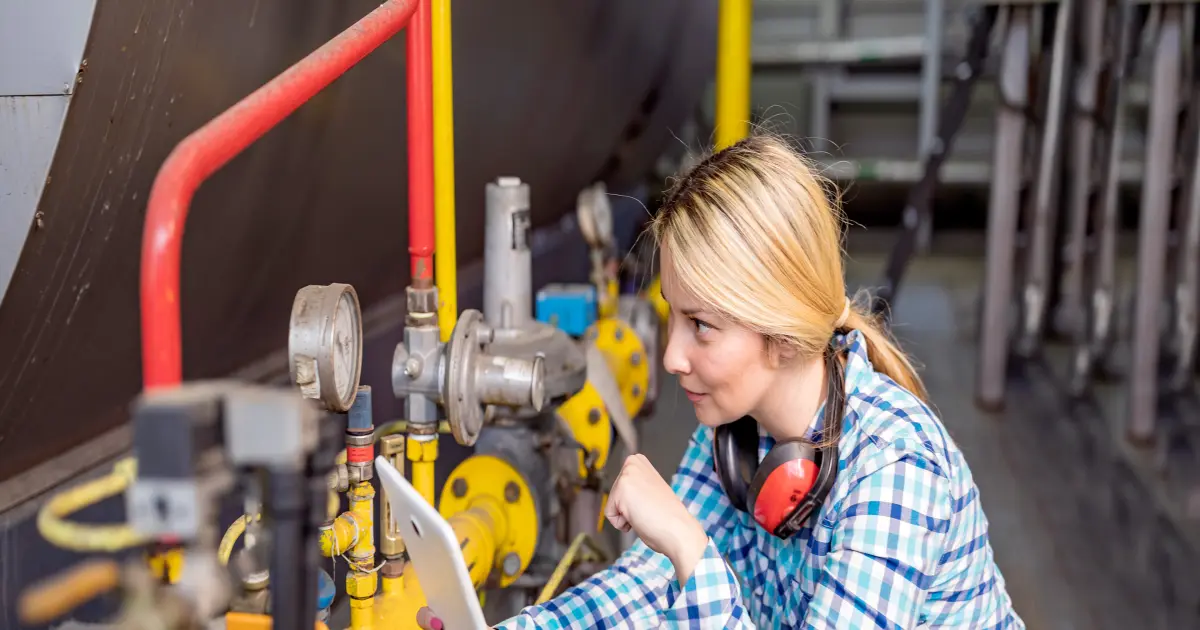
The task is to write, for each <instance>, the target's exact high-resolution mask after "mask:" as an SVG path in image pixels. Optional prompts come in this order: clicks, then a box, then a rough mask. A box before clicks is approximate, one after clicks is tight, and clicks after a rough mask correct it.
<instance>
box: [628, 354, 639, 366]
mask: <svg viewBox="0 0 1200 630" xmlns="http://www.w3.org/2000/svg"><path fill="white" fill-rule="evenodd" d="M629 361H630V362H631V363H633V365H634V366H635V367H636V366H639V365H641V364H642V353H641V352H634V353H633V356H632V357H629Z"/></svg>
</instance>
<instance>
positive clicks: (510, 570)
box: [503, 551, 521, 577]
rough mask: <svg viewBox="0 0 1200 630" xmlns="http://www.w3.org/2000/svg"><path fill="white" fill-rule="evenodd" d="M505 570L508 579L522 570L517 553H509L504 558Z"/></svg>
mask: <svg viewBox="0 0 1200 630" xmlns="http://www.w3.org/2000/svg"><path fill="white" fill-rule="evenodd" d="M503 568H504V575H507V576H508V577H512V576H514V575H516V574H517V571H520V570H521V558H519V557H518V556H517V553H516V552H515V551H510V552H508V555H506V556H504V566H503Z"/></svg>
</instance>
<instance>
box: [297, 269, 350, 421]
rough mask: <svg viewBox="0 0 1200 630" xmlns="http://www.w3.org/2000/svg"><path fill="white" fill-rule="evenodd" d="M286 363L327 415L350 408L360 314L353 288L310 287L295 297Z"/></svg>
mask: <svg viewBox="0 0 1200 630" xmlns="http://www.w3.org/2000/svg"><path fill="white" fill-rule="evenodd" d="M288 363H289V370H290V372H291V375H292V382H293V383H295V384H296V386H297V387H299V388H300V393H301V395H303V396H304V397H305V398H311V399H314V400H320V401H321V402H322V403H324V404H325V408H326V409H329V410H330V411H336V412H345V411H348V410H349V409H350V405H352V404H354V398H355V397H356V396H357V395H358V381H359V378H360V375H361V373H362V310H361V309H360V308H359V304H358V294H357V293H355V292H354V287H352V286H350V285H348V284H330V285H325V286H321V285H309V286H307V287H304V288H303V289H300V291H298V292H297V293H296V299H295V301H294V302H292V321H291V327H290V329H289V331H288Z"/></svg>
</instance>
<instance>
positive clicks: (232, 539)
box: [217, 514, 262, 566]
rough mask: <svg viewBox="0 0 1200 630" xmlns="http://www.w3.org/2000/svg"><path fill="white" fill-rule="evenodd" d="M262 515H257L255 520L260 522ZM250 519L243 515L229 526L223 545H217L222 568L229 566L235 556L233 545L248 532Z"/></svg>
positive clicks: (223, 538)
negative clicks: (230, 560)
mask: <svg viewBox="0 0 1200 630" xmlns="http://www.w3.org/2000/svg"><path fill="white" fill-rule="evenodd" d="M261 518H262V514H255V515H254V520H256V521H257V520H260V519H261ZM247 522H248V519H247V518H246V515H245V514H243V515H241V516H239V517H237V520H235V521H234V522H232V523H230V524H229V528H228V529H226V530H225V535H224V536H221V544H220V545H217V561H219V562H220V563H221V566H225V565H227V564H229V558H230V556H232V555H233V545H234V544H236V543H237V541H238V538H241V537H242V534H243V533H245V532H246V523H247Z"/></svg>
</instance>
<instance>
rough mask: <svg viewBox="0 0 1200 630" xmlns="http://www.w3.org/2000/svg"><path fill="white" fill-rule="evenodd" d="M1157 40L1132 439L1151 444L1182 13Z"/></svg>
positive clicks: (1178, 10)
mask: <svg viewBox="0 0 1200 630" xmlns="http://www.w3.org/2000/svg"><path fill="white" fill-rule="evenodd" d="M1155 9H1156V10H1158V11H1161V12H1162V13H1161V15H1162V23H1161V25H1160V26H1159V31H1158V34H1157V35H1158V36H1157V37H1156V38H1155V43H1154V47H1155V52H1154V74H1153V80H1152V83H1151V85H1152V86H1153V95H1152V97H1151V103H1150V124H1149V134H1148V139H1147V145H1146V177H1145V183H1144V184H1143V186H1142V200H1141V221H1140V223H1139V226H1138V263H1137V286H1136V302H1135V305H1134V323H1133V365H1132V370H1131V373H1130V395H1129V416H1128V418H1127V423H1126V428H1127V430H1128V437H1129V438H1130V439H1131V440H1133V441H1135V442H1148V441H1150V440H1151V439H1152V438H1153V436H1154V427H1155V420H1156V411H1157V402H1158V383H1157V380H1158V359H1159V307H1160V305H1161V302H1162V298H1163V284H1164V277H1163V275H1164V271H1165V269H1164V266H1165V255H1166V249H1167V228H1168V222H1169V221H1168V220H1169V218H1170V211H1171V206H1170V204H1171V199H1170V193H1171V184H1172V179H1173V177H1174V167H1175V140H1176V138H1175V134H1176V133H1177V126H1178V112H1179V87H1180V81H1181V63H1182V52H1183V49H1182V41H1181V35H1182V34H1181V29H1182V22H1183V17H1182V7H1180V6H1178V5H1166V6H1162V7H1156V8H1155Z"/></svg>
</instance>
